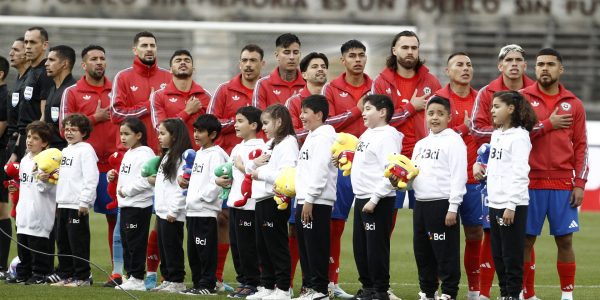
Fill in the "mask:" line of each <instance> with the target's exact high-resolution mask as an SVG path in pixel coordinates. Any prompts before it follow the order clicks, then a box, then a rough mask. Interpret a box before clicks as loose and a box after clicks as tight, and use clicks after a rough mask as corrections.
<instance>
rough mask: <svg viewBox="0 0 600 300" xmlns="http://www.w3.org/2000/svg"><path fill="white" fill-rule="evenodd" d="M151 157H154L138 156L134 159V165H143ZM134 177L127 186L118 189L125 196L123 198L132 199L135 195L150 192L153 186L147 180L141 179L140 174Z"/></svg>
mask: <svg viewBox="0 0 600 300" xmlns="http://www.w3.org/2000/svg"><path fill="white" fill-rule="evenodd" d="M140 154H141V153H140ZM143 154H148V152H145V153H143ZM152 157H154V156H153V155H143V156H138V157H136V161H135V162H134V163H135V164H140V165H143V164H144V163H145V162H147V161H148V160H150V159H152ZM140 170H141V168H140ZM134 176H135V177H134V178H133V180H131V181H130V182H128V183H127V184H125V185H122V186H120V187H119V188H120V189H121V192H122V193H123V194H125V197H133V196H135V195H138V194H140V193H143V192H145V191H147V190H149V189H150V190H151V189H152V188H153V186H152V185H151V184H150V182H148V178H145V177H142V173H141V172H137V174H134Z"/></svg>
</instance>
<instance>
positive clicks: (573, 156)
mask: <svg viewBox="0 0 600 300" xmlns="http://www.w3.org/2000/svg"><path fill="white" fill-rule="evenodd" d="M519 92H521V93H522V94H523V96H525V98H526V99H527V100H528V101H529V103H531V106H533V110H534V111H535V113H536V115H537V117H538V119H539V120H540V121H541V122H540V123H539V124H538V126H536V127H535V128H534V130H533V131H532V132H531V137H532V138H531V144H532V146H533V148H532V149H531V154H530V156H529V166H530V167H531V171H530V172H529V178H530V179H531V180H532V181H531V183H530V185H529V187H530V188H533V189H535V188H544V187H541V186H537V182H538V180H540V179H541V180H546V179H550V180H552V179H574V186H575V187H580V188H585V183H586V182H587V175H588V173H589V165H588V144H587V135H586V126H585V109H584V107H583V103H582V102H581V100H580V99H579V98H577V97H576V96H575V95H574V94H573V93H571V92H570V91H568V90H567V89H565V87H564V86H563V85H562V84H561V85H560V86H559V94H558V98H557V100H556V102H554V103H550V102H549V101H548V100H547V99H548V96H547V95H544V94H543V93H542V92H541V91H540V90H539V87H538V85H537V84H533V85H530V86H528V87H526V88H524V89H522V90H520V91H519ZM555 108H558V114H572V115H573V124H572V125H571V127H569V128H565V129H558V130H554V129H552V124H551V123H550V120H549V117H550V115H551V114H552V112H553V111H554V109H555ZM568 188H569V185H565V186H564V187H563V188H560V187H557V189H568Z"/></svg>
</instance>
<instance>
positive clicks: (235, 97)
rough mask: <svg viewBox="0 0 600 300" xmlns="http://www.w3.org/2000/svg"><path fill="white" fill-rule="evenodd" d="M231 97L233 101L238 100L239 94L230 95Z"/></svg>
mask: <svg viewBox="0 0 600 300" xmlns="http://www.w3.org/2000/svg"><path fill="white" fill-rule="evenodd" d="M231 99H232V100H233V101H238V100H240V96H238V95H233V96H231Z"/></svg>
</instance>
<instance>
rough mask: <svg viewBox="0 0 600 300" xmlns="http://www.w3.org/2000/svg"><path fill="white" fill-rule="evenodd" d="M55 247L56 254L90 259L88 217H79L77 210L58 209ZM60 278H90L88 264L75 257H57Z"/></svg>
mask: <svg viewBox="0 0 600 300" xmlns="http://www.w3.org/2000/svg"><path fill="white" fill-rule="evenodd" d="M57 212H58V217H57V219H58V224H57V235H56V245H57V246H58V254H62V255H73V256H76V257H81V258H84V259H86V260H88V261H89V259H90V220H89V215H85V216H81V217H80V216H79V210H77V209H70V208H58V209H57ZM58 263H59V272H58V273H59V275H60V277H61V278H69V277H72V278H74V279H77V280H87V279H88V278H90V263H89V262H87V261H85V260H82V259H79V258H75V257H65V256H59V257H58Z"/></svg>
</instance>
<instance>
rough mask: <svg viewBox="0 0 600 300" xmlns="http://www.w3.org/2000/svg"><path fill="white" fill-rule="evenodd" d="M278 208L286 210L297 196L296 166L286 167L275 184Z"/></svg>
mask: <svg viewBox="0 0 600 300" xmlns="http://www.w3.org/2000/svg"><path fill="white" fill-rule="evenodd" d="M273 192H275V196H274V197H273V200H275V202H276V203H277V209H279V210H285V209H286V208H287V207H288V205H289V204H290V202H291V200H292V198H294V197H295V196H296V168H285V169H283V170H282V171H281V173H279V176H277V179H275V184H273Z"/></svg>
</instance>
